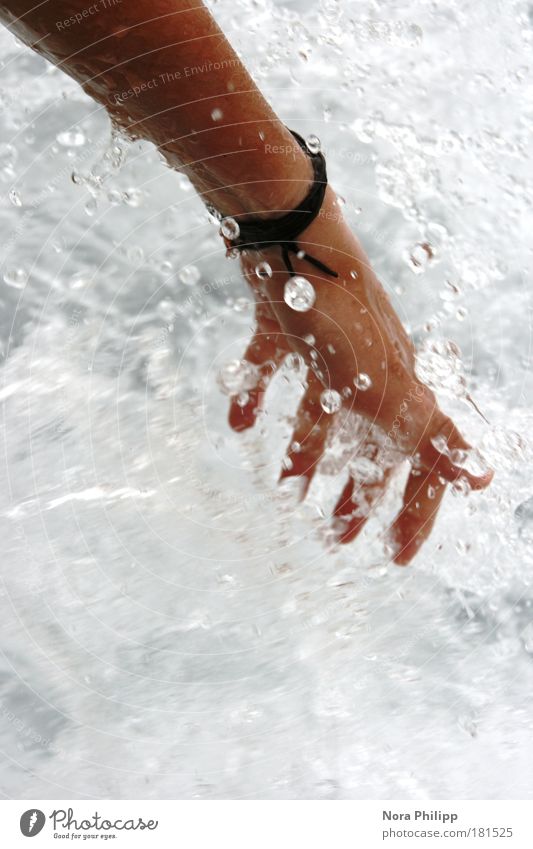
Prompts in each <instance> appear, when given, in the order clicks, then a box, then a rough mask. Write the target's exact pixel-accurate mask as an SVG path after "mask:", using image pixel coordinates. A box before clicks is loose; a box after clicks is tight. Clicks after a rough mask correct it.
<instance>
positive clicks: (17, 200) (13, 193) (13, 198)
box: [9, 189, 22, 206]
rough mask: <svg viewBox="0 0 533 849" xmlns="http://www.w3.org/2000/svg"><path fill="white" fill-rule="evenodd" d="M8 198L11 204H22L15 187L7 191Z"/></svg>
mask: <svg viewBox="0 0 533 849" xmlns="http://www.w3.org/2000/svg"><path fill="white" fill-rule="evenodd" d="M9 200H10V201H11V203H12V204H13V206H22V200H21V199H20V195H19V193H18V192H17V190H16V189H11V191H10V192H9Z"/></svg>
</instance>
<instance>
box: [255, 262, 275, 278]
mask: <svg viewBox="0 0 533 849" xmlns="http://www.w3.org/2000/svg"><path fill="white" fill-rule="evenodd" d="M255 273H256V274H257V276H258V277H259V279H260V280H268V278H269V277H272V269H271V267H270V266H269V264H268V262H260V263H259V265H256V266H255Z"/></svg>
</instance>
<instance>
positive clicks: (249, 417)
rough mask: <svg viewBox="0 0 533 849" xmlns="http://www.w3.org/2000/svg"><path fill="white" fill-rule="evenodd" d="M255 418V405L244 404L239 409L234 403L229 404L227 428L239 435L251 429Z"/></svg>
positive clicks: (238, 405)
mask: <svg viewBox="0 0 533 849" xmlns="http://www.w3.org/2000/svg"><path fill="white" fill-rule="evenodd" d="M256 418H257V412H256V409H255V403H248V404H245V406H244V407H241V406H240V404H237V402H236V401H233V402H232V403H231V406H230V408H229V414H228V422H229V426H230V427H231V428H232V430H235V431H237V433H241V432H242V431H243V430H248V429H249V428H251V427H253V426H254V424H255V420H256Z"/></svg>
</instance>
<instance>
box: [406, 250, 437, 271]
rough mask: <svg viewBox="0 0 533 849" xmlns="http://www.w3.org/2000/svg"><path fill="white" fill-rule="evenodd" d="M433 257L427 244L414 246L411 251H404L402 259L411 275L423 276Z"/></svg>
mask: <svg viewBox="0 0 533 849" xmlns="http://www.w3.org/2000/svg"><path fill="white" fill-rule="evenodd" d="M433 256H434V253H433V250H432V248H431V245H429V244H428V243H427V242H424V243H422V244H418V245H415V246H414V248H413V249H412V250H410V251H405V252H404V254H403V258H404V259H405V261H406V262H407V265H408V266H409V268H410V269H411V271H412V272H413V274H423V273H424V271H425V270H426V268H427V266H428V263H429V261H430V260H431V259H433Z"/></svg>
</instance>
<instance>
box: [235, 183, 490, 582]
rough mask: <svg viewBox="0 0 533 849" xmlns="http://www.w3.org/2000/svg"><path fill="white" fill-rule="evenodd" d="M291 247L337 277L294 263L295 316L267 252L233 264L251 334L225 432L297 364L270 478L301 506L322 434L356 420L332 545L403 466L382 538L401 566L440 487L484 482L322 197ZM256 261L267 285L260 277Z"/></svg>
mask: <svg viewBox="0 0 533 849" xmlns="http://www.w3.org/2000/svg"><path fill="white" fill-rule="evenodd" d="M298 245H299V247H301V248H302V250H305V251H307V252H308V253H309V254H311V255H313V256H315V257H317V258H318V259H320V260H321V261H322V262H323V263H326V264H327V265H328V266H329V267H330V268H332V269H334V270H335V271H336V272H337V273H338V277H337V278H333V277H330V276H328V275H327V274H324V273H322V272H320V271H317V270H316V269H315V268H314V267H313V266H311V265H310V264H309V263H308V262H307V261H306V260H305V259H295V261H294V267H295V271H296V273H297V274H298V275H300V276H302V277H305V278H306V279H307V280H309V281H310V282H311V283H312V285H313V288H314V290H315V295H316V299H315V302H314V304H313V306H312V307H311V308H310V309H307V310H306V311H303V312H299V311H296V310H294V309H292V308H291V307H290V306H288V305H287V304H286V303H285V300H284V288H285V284H286V282H287V280H288V274H287V271H286V269H285V266H284V264H283V262H282V261H281V257H280V251H279V249H278V248H268V249H266V250H264V251H261V253H258V252H255V251H247V252H246V253H245V254H244V255H243V256H242V266H243V271H244V273H245V276H246V278H247V280H248V282H249V283H250V285H251V286H252V288H253V289H254V292H255V294H256V299H257V308H256V322H257V326H256V331H255V334H254V337H253V339H252V340H251V342H250V344H249V346H248V348H247V350H246V352H245V354H244V359H245V360H246V361H247V362H248V363H251V364H253V366H254V367H255V370H254V374H255V376H256V380H255V383H254V385H253V386H252V387H251V388H250V389H249V390H248V400H247V402H246V403H245V404H244V406H241V405H240V404H239V402H238V401H237V399H235V398H234V399H233V400H232V403H231V408H230V415H229V420H230V424H231V426H232V427H233V428H234V429H235V430H239V431H240V430H244V429H246V428H248V427H251V426H252V425H253V424H254V422H255V418H256V416H257V413H258V411H259V409H260V408H261V406H262V403H263V398H264V394H265V391H266V388H267V386H268V383H269V382H270V380H271V379H272V377H273V375H274V374H275V373H276V371H277V369H278V368H279V367H280V365H281V364H282V363H283V361H284V359H285V358H286V357H287V356H288V355H289V354H295V353H296V354H300V355H301V356H302V357H303V358H304V361H305V363H306V365H307V367H308V368H307V374H306V378H305V385H306V389H305V393H304V395H303V397H302V399H301V402H300V406H299V408H298V411H297V413H296V421H295V427H294V433H293V436H292V438H291V440H290V447H289V450H288V454H287V458H286V461H285V464H284V468H283V470H282V473H281V477H282V478H284V477H288V476H293V475H297V476H300V477H301V478H302V479H303V482H304V483H303V487H302V495H303V496H304V495H305V493H306V491H307V488H308V487H309V484H310V483H311V480H312V478H313V475H314V474H315V472H316V469H317V466H318V463H319V461H320V459H321V458H322V456H323V454H324V451H325V448H326V443H327V439H328V436H329V434H330V433H332V432H334V431H335V430H338V429H341V428H344V429H346V427H349V426H352V423H353V417H351V416H350V415H347V414H351V413H356V414H358V416H360V417H362V419H363V421H364V425H363V427H362V428H355V429H354V432H353V441H354V443H356V444H354V447H353V450H352V452H351V457H350V459H349V461H348V464H347V465H348V467H349V471H350V475H349V479H348V482H347V484H346V486H345V487H344V490H343V492H342V494H341V496H340V498H339V500H338V502H337V505H336V507H335V510H334V516H335V520H336V521H335V524H336V529H337V537H338V540H339V542H341V543H347V542H350V541H352V540H353V539H355V537H356V536H357V535H358V533H359V532H360V531H361V529H362V527H363V526H364V524H365V522H366V520H367V519H368V517H369V515H370V514H371V512H372V510H373V509H374V507H375V506H376V504H377V503H378V502H379V500H380V498H381V497H382V495H383V493H384V491H385V488H386V486H387V484H388V482H389V480H390V478H391V475H392V474H393V472H394V471H395V470H396V469H397V468H398V466H399V465H400V464H401V463H402V462H403V461H404V460H405V459H409V461H410V464H411V469H410V472H409V476H408V479H407V484H406V487H405V490H404V495H403V505H402V508H401V510H400V512H399V513H398V515H397V517H396V519H395V521H394V522H393V524H392V526H391V528H390V533H389V537H390V541H391V543H392V546H393V552H394V555H393V556H394V559H395V561H396V562H397V563H398V564H401V565H405V564H407V563H408V562H409V561H410V560H411V559H412V558H413V557H414V555H415V554H416V552H417V551H418V549H419V548H420V546H421V545H422V543H423V542H424V541H425V540H426V539H427V537H428V536H429V534H430V532H431V529H432V527H433V524H434V522H435V518H436V515H437V512H438V510H439V507H440V504H441V502H442V498H443V495H444V492H445V489H446V486H447V485H448V484H449V483H453V484H455V485H456V486H461V487H462V488H463V489H474V490H479V489H483V488H484V487H486V486H488V484H489V483H490V481H491V479H492V476H493V474H492V471H491V470H489V469H487V468H483V467H481V468H479V464H478V468H473V467H472V461H474V466H475V463H476V456H475V452H473V451H472V450H471V446H470V445H469V444H468V443H467V442H466V440H465V439H464V438H463V436H462V435H461V434H460V432H459V431H458V429H457V428H456V426H455V425H454V423H453V422H452V421H451V419H450V418H449V417H448V416H446V415H445V414H444V413H443V412H442V411H441V410H440V409H439V407H438V404H437V401H436V398H435V395H434V394H433V392H432V391H431V390H430V389H429V388H428V387H427V386H425V385H424V384H423V383H422V382H421V381H420V380H419V379H418V377H417V375H416V372H415V351H414V348H413V345H412V343H411V340H410V339H409V337H408V335H407V334H406V332H405V330H404V328H403V326H402V324H401V322H400V321H399V319H398V317H397V315H396V313H395V312H394V310H393V308H392V305H391V303H390V301H389V299H388V297H387V295H386V293H385V291H384V290H383V287H382V286H381V284H380V282H379V281H378V279H377V278H376V276H375V274H374V272H373V271H372V269H371V267H370V265H369V263H368V260H367V258H366V256H365V254H364V252H363V250H362V248H361V246H360V245H359V243H358V241H357V239H356V238H355V237H354V235H353V234H352V233H351V232H350V230H349V228H348V227H347V225H346V223H345V221H344V220H343V218H342V215H341V212H340V205H339V204H338V202H337V200H336V198H335V195H334V193H333V192H332V190H331V189H328V191H327V193H326V198H325V201H324V205H323V207H322V210H321V213H320V215H319V216H318V217H317V218H316V219H315V221H314V222H313V223H312V224H311V225H310V227H308V228H307V230H305V231H304V233H302V234H301V236H300V237H299V239H298ZM265 262H266V263H267V268H268V267H270V271H271V273H270V272H269V274H268V275H266V274H265V271H264V268H265V267H264V266H263V267H261V266H260V263H265ZM257 268H259V271H260V274H259V275H258V273H257V271H256V269H257ZM241 400H242V399H241Z"/></svg>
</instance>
